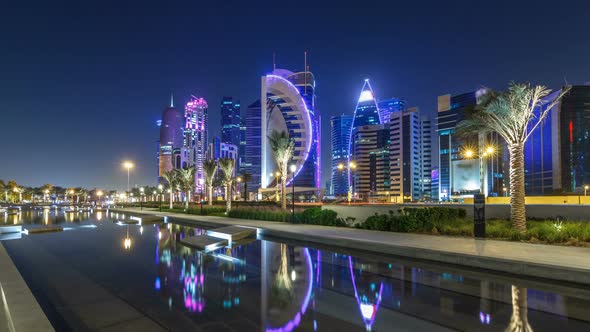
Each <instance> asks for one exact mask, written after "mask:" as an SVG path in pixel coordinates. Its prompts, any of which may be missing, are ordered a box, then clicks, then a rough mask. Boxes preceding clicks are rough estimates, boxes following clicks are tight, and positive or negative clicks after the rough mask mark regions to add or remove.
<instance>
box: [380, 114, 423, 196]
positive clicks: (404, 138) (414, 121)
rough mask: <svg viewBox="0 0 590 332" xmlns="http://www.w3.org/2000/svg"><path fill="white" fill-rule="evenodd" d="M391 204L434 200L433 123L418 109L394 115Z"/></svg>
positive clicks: (392, 118) (392, 128) (392, 119)
mask: <svg viewBox="0 0 590 332" xmlns="http://www.w3.org/2000/svg"><path fill="white" fill-rule="evenodd" d="M390 116H391V118H390V122H389V128H390V138H389V141H390V147H389V153H390V161H391V165H390V178H391V182H390V194H389V201H392V202H397V203H401V202H407V201H418V200H429V199H430V198H431V172H432V136H431V122H430V119H429V118H428V117H426V116H422V115H421V114H420V112H419V111H418V108H415V107H414V108H410V109H408V110H405V111H401V112H394V113H391V115H390Z"/></svg>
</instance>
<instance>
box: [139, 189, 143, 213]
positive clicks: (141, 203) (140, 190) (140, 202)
mask: <svg viewBox="0 0 590 332" xmlns="http://www.w3.org/2000/svg"><path fill="white" fill-rule="evenodd" d="M139 209H140V210H141V211H143V187H141V188H139Z"/></svg>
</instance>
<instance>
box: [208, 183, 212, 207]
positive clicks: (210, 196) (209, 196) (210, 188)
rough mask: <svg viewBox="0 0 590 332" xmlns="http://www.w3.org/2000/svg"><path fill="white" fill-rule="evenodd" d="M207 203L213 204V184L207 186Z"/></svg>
mask: <svg viewBox="0 0 590 332" xmlns="http://www.w3.org/2000/svg"><path fill="white" fill-rule="evenodd" d="M207 190H208V191H207V205H209V206H213V186H207Z"/></svg>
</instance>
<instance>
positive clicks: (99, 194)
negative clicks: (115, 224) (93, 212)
mask: <svg viewBox="0 0 590 332" xmlns="http://www.w3.org/2000/svg"><path fill="white" fill-rule="evenodd" d="M96 196H98V204H100V197H101V196H102V191H100V190H99V191H98V192H97V193H96Z"/></svg>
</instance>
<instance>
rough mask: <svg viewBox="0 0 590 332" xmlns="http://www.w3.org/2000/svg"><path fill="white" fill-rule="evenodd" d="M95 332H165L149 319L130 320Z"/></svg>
mask: <svg viewBox="0 0 590 332" xmlns="http://www.w3.org/2000/svg"><path fill="white" fill-rule="evenodd" d="M97 331H100V332H136V331H141V332H160V331H166V329H164V328H163V327H161V326H160V325H158V324H156V323H154V321H152V320H151V319H148V318H145V317H142V318H138V319H132V320H127V321H122V322H120V323H117V324H114V325H110V326H106V327H102V328H99V329H98V330H97Z"/></svg>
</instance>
